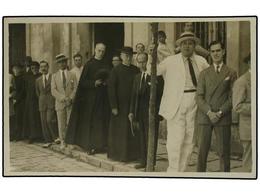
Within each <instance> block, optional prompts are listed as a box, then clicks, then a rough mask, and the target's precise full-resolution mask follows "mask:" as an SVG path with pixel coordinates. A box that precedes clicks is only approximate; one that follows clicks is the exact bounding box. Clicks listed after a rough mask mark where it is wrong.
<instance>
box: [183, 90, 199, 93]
mask: <svg viewBox="0 0 260 195" xmlns="http://www.w3.org/2000/svg"><path fill="white" fill-rule="evenodd" d="M196 91H197V90H196V89H188V90H184V93H193V92H196Z"/></svg>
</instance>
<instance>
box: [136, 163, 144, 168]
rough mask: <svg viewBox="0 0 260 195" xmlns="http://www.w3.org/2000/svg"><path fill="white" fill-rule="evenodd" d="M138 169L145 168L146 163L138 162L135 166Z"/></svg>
mask: <svg viewBox="0 0 260 195" xmlns="http://www.w3.org/2000/svg"><path fill="white" fill-rule="evenodd" d="M134 167H135V168H136V169H142V168H145V164H137V165H135V166H134Z"/></svg>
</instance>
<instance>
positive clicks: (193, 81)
mask: <svg viewBox="0 0 260 195" xmlns="http://www.w3.org/2000/svg"><path fill="white" fill-rule="evenodd" d="M188 64H189V71H190V76H191V80H192V83H193V85H194V86H195V87H197V79H196V75H195V72H194V69H193V66H192V62H191V59H190V58H188Z"/></svg>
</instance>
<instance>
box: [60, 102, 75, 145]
mask: <svg viewBox="0 0 260 195" xmlns="http://www.w3.org/2000/svg"><path fill="white" fill-rule="evenodd" d="M71 109H72V106H67V107H65V108H64V109H62V110H57V118H58V129H59V138H60V140H61V142H64V139H65V136H66V132H67V126H68V123H69V119H70V113H71Z"/></svg>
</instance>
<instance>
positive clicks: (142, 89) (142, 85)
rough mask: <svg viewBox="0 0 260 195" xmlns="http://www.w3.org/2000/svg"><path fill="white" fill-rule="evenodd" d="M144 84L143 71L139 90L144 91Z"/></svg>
mask: <svg viewBox="0 0 260 195" xmlns="http://www.w3.org/2000/svg"><path fill="white" fill-rule="evenodd" d="M144 86H145V73H143V76H142V81H141V91H144Z"/></svg>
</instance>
